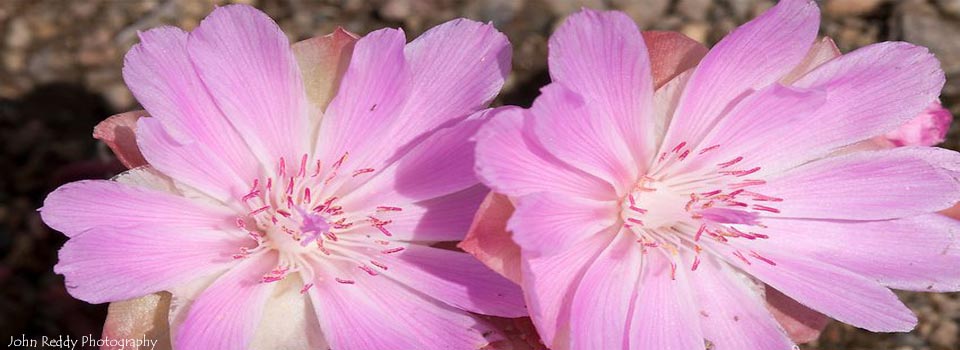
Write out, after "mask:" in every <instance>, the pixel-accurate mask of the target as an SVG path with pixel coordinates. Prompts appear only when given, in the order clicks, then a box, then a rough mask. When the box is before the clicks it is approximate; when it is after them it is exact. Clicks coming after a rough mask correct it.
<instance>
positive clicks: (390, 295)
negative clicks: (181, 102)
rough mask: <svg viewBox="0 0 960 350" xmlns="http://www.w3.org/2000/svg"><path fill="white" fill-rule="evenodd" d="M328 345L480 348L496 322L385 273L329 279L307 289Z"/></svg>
mask: <svg viewBox="0 0 960 350" xmlns="http://www.w3.org/2000/svg"><path fill="white" fill-rule="evenodd" d="M308 293H309V295H310V298H311V300H312V301H313V305H314V308H315V309H316V313H317V318H318V319H319V320H320V326H321V327H322V328H323V330H324V332H325V333H326V335H327V340H328V341H329V343H330V347H331V348H333V349H342V350H366V349H398V350H399V349H479V348H482V347H483V346H485V345H486V344H487V343H489V340H487V339H485V338H484V336H483V335H484V334H487V332H489V331H491V330H492V328H491V327H490V326H489V325H488V324H486V323H485V322H483V321H480V320H479V319H477V318H476V317H474V316H472V315H470V314H468V313H466V312H462V311H460V310H457V309H455V308H453V307H450V306H447V305H444V304H442V303H439V302H436V301H433V300H428V299H425V298H424V296H423V294H419V293H416V292H414V291H412V290H410V289H407V288H404V287H403V286H401V285H400V284H398V283H396V282H394V281H392V280H390V279H388V278H384V277H383V276H358V277H357V281H356V284H337V283H335V282H332V281H330V282H326V283H322V284H318V285H317V286H315V287H314V288H311V289H310V290H309V291H308Z"/></svg>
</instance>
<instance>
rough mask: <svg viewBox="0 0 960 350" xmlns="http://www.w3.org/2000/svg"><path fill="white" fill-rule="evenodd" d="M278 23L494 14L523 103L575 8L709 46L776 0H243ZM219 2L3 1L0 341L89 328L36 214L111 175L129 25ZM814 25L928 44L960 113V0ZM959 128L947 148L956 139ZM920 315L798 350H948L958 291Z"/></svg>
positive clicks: (192, 17)
mask: <svg viewBox="0 0 960 350" xmlns="http://www.w3.org/2000/svg"><path fill="white" fill-rule="evenodd" d="M243 2H246V3H250V4H252V5H255V6H257V7H259V8H261V9H263V10H264V11H266V12H267V13H268V14H269V15H270V16H271V17H273V18H274V19H276V20H277V21H278V22H279V23H280V26H281V27H283V29H284V30H285V31H286V33H287V34H288V35H289V36H290V38H291V40H299V39H305V38H308V37H311V36H314V35H320V34H325V33H328V32H330V31H331V30H333V29H334V28H335V27H336V26H344V27H346V28H347V29H348V30H350V31H353V32H356V33H361V34H362V33H366V32H368V31H371V30H374V29H377V28H380V27H383V26H390V27H397V26H402V27H403V28H404V29H406V31H407V33H408V35H409V37H410V38H413V37H415V36H417V35H419V34H420V33H421V32H423V31H424V30H425V29H426V28H429V27H431V26H433V25H436V24H439V23H441V22H443V21H446V20H448V19H452V18H455V17H469V18H473V19H477V20H483V21H492V22H493V23H494V24H496V25H497V27H498V28H500V30H502V31H503V32H505V33H506V34H507V35H508V36H509V38H510V40H511V42H512V43H513V45H514V62H513V75H512V76H511V77H510V79H509V80H508V82H507V86H506V87H505V89H504V91H503V93H502V95H501V97H500V98H499V99H498V102H497V103H507V104H518V105H523V106H526V105H529V104H530V102H531V101H532V99H533V97H535V96H536V94H537V89H538V88H539V87H540V86H542V85H544V84H545V83H546V82H547V80H548V78H547V72H546V59H545V57H546V40H547V37H548V35H549V33H550V32H551V31H552V29H553V28H554V27H555V26H556V25H557V24H558V23H559V20H560V19H562V18H563V17H564V16H565V15H566V14H568V13H570V12H573V11H576V10H577V9H579V8H580V7H581V6H588V7H592V8H610V9H620V10H623V11H625V12H627V13H628V14H630V15H631V17H633V18H634V19H635V20H636V21H637V22H638V23H639V24H640V26H641V27H642V28H644V29H664V30H677V31H681V32H683V33H685V34H687V35H688V36H690V37H692V38H694V39H696V40H699V41H702V42H705V43H709V44H712V43H714V42H716V41H717V40H718V39H719V38H720V37H722V35H723V34H725V33H726V32H728V31H730V30H731V29H732V28H734V27H735V26H736V25H738V24H740V23H742V22H744V21H746V20H747V19H749V18H752V17H754V16H756V15H757V14H758V13H760V12H762V11H763V10H765V9H767V8H769V7H770V6H772V5H773V1H771V0H633V1H630V0H606V1H604V0H592V1H591V0H587V1H565V0H490V1H449V0H386V1H361V0H342V1H334V0H331V1H298V0H247V1H243ZM217 3H224V2H220V1H214V2H209V1H187V0H162V1H161V0H130V1H120V0H113V1H82V0H75V1H67V0H0V345H6V344H7V342H8V340H7V339H9V338H8V336H11V335H14V336H16V337H19V336H20V334H26V335H27V337H28V338H38V337H40V336H44V335H46V336H56V335H61V334H62V335H68V334H69V335H72V337H74V338H76V337H79V336H83V335H88V334H93V335H98V334H100V327H101V324H102V321H103V318H104V315H105V310H106V308H105V306H103V305H88V304H86V303H83V302H80V301H77V300H74V299H72V298H71V297H70V296H69V295H67V294H66V291H65V290H64V287H63V279H62V277H60V276H57V275H54V274H53V273H52V269H51V267H52V266H53V264H54V263H55V262H56V251H57V249H58V248H59V247H60V245H62V244H63V242H64V241H65V238H64V237H62V236H61V235H60V234H58V233H56V232H53V231H51V230H49V229H47V228H46V227H45V226H44V225H43V224H42V223H41V221H40V218H39V216H38V215H37V214H36V212H35V209H36V208H37V207H38V206H40V204H41V201H42V199H43V196H44V195H45V193H47V192H49V191H50V190H52V189H53V188H55V187H56V186H58V185H60V184H63V183H65V182H68V181H73V180H77V179H83V178H108V177H110V176H111V175H113V174H115V173H117V172H118V171H121V170H122V167H121V166H120V165H119V164H118V163H117V162H116V161H115V160H114V159H113V158H112V156H111V155H110V154H109V151H107V150H106V148H105V147H104V146H103V145H100V144H97V143H96V142H94V140H93V139H92V138H91V136H90V134H91V131H92V128H93V126H94V125H95V124H96V123H97V122H98V121H100V120H102V119H104V118H106V117H107V116H109V115H111V114H113V113H116V112H122V111H126V110H130V109H133V108H135V107H136V101H134V99H133V98H132V96H131V95H130V92H129V91H128V90H127V88H126V86H125V85H124V84H123V81H122V79H121V77H120V67H121V64H122V58H123V54H124V53H125V52H126V51H127V50H128V49H129V48H130V46H131V45H132V44H134V43H135V42H136V40H137V39H136V32H137V31H138V30H143V29H147V28H151V27H154V26H157V25H161V24H172V25H176V26H180V27H184V28H193V27H195V26H196V25H197V23H198V22H199V21H200V19H201V18H203V16H204V15H205V14H206V13H208V12H209V11H210V10H211V9H212V7H213V6H214V4H217ZM821 5H822V8H823V12H824V18H823V23H822V25H821V32H822V33H823V34H826V35H829V36H832V37H833V38H834V39H835V40H836V41H837V43H838V45H839V46H840V48H841V49H842V50H844V51H849V50H852V49H855V48H857V47H860V46H864V45H867V44H870V43H873V42H877V41H884V40H906V41H910V42H913V43H917V44H921V45H925V46H928V47H930V48H931V49H932V50H933V52H934V53H935V54H936V55H937V56H938V57H939V58H940V60H941V62H942V63H943V67H944V70H945V71H946V72H947V75H948V79H947V86H946V88H945V89H944V95H943V101H944V104H945V105H946V106H947V107H949V108H950V109H951V110H952V111H953V113H954V114H955V115H957V114H960V103H958V102H960V40H958V38H960V0H903V1H895V0H825V1H821ZM958 136H960V135H958V133H957V128H956V127H955V128H954V129H953V130H951V137H950V138H949V139H948V141H947V142H946V143H945V145H944V146H945V147H948V148H953V149H957V148H958V146H960V137H958ZM901 296H902V297H903V299H904V300H906V302H907V303H908V304H909V306H910V307H911V308H912V309H913V310H915V311H916V312H917V313H918V314H919V316H920V325H919V326H918V327H917V329H916V330H914V331H913V332H911V333H903V334H871V333H868V332H865V331H861V330H857V329H854V328H852V327H849V326H845V325H841V324H839V323H833V324H831V325H830V326H829V327H828V329H827V331H826V332H825V333H824V335H823V336H822V337H821V339H820V340H819V341H818V342H816V343H814V344H810V345H809V346H805V347H804V348H805V349H806V348H810V349H813V348H816V349H821V350H830V349H864V350H867V349H871V350H873V349H898V350H899V349H903V350H906V349H937V350H945V349H958V348H960V345H958V344H960V340H958V334H960V329H958V322H960V294H958V293H946V294H923V293H901Z"/></svg>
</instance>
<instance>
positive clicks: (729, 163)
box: [717, 157, 743, 168]
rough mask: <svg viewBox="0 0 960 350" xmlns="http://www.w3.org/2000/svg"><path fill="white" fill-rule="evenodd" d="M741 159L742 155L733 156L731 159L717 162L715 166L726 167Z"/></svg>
mask: <svg viewBox="0 0 960 350" xmlns="http://www.w3.org/2000/svg"><path fill="white" fill-rule="evenodd" d="M741 160H743V157H736V158H733V160H730V161H727V162H723V163H720V164H717V166H718V167H720V168H726V167H728V166H731V165H734V164H737V163H739V162H740V161H741Z"/></svg>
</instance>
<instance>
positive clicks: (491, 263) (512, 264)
mask: <svg viewBox="0 0 960 350" xmlns="http://www.w3.org/2000/svg"><path fill="white" fill-rule="evenodd" d="M513 210H514V209H513V204H512V203H511V202H510V198H507V196H504V195H502V194H499V193H494V192H490V194H488V195H487V197H486V198H484V199H483V202H482V203H480V208H478V209H477V210H476V216H475V217H474V220H473V223H472V224H471V225H470V229H469V230H467V236H466V237H464V238H463V241H461V242H460V243H459V244H457V247H458V248H460V249H463V251H465V252H467V253H469V254H470V255H473V257H474V258H477V260H480V262H482V263H483V264H484V265H487V267H489V268H490V269H491V270H494V271H496V272H497V273H499V274H500V275H502V276H504V277H506V278H507V279H509V280H511V281H513V283H517V284H520V246H518V245H517V244H516V243H514V242H513V239H512V238H511V236H512V234H511V233H510V232H509V231H507V220H508V219H510V216H511V215H512V214H513Z"/></svg>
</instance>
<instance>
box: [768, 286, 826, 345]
mask: <svg viewBox="0 0 960 350" xmlns="http://www.w3.org/2000/svg"><path fill="white" fill-rule="evenodd" d="M764 296H765V297H766V301H767V310H769V311H770V313H771V314H773V317H774V318H776V319H777V323H779V324H780V327H781V328H783V330H784V331H786V332H787V335H789V336H790V340H793V342H794V343H798V344H802V343H809V342H812V341H814V340H817V338H819V337H820V332H823V329H824V328H826V327H827V324H828V323H830V318H829V317H827V316H824V315H823V314H821V313H819V312H817V311H816V310H813V309H811V308H808V307H806V306H804V305H803V304H800V303H799V302H797V301H796V300H793V299H791V298H790V297H788V296H786V295H783V293H780V291H778V290H776V289H774V288H771V287H770V286H767V285H764Z"/></svg>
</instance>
